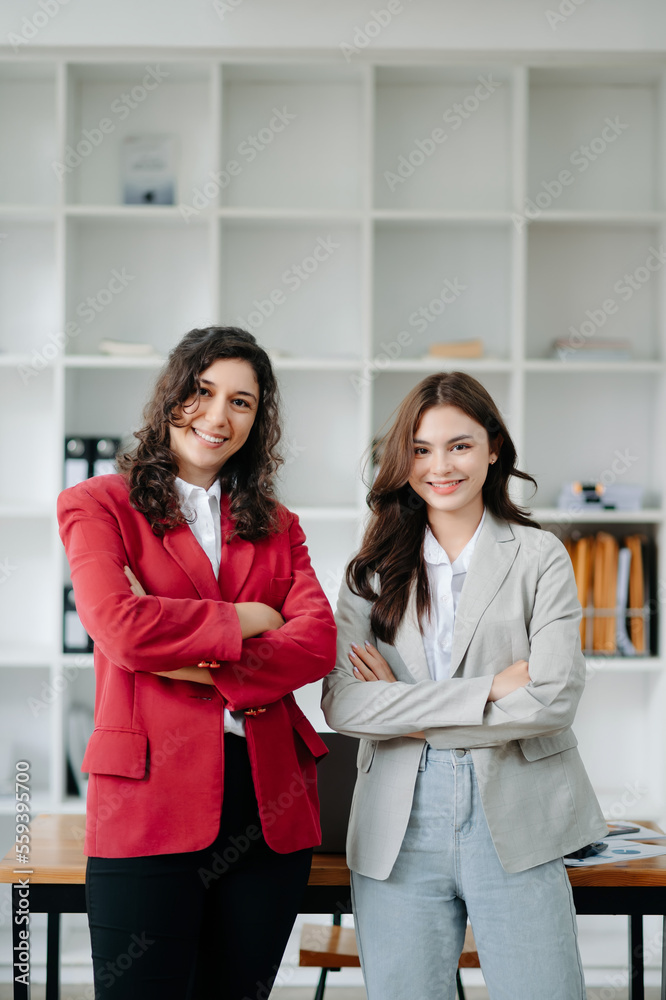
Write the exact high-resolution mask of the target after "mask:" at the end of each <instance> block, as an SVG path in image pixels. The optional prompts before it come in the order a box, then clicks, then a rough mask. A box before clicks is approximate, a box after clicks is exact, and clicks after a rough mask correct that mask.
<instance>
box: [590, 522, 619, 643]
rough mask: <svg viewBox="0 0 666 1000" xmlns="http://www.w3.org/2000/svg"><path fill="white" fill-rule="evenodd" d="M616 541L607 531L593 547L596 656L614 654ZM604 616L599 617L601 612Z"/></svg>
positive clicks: (600, 533) (594, 639) (603, 532)
mask: <svg viewBox="0 0 666 1000" xmlns="http://www.w3.org/2000/svg"><path fill="white" fill-rule="evenodd" d="M618 548H619V546H618V543H617V539H616V538H614V537H613V536H612V535H609V534H608V533H607V532H605V531H599V532H598V533H597V538H596V543H595V547H594V582H593V587H592V590H593V599H594V611H595V616H594V626H593V629H592V649H593V650H594V652H597V653H615V652H616V651H617V643H616V639H615V628H616V614H615V607H616V603H617V555H618ZM600 611H601V612H604V613H603V614H599V613H598V612H600Z"/></svg>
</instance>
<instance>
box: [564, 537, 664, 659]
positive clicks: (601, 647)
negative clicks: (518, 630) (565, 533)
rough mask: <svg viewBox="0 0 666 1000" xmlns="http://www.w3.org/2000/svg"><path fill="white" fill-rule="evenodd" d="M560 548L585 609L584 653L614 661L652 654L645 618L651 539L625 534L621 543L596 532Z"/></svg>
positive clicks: (650, 627)
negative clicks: (568, 561)
mask: <svg viewBox="0 0 666 1000" xmlns="http://www.w3.org/2000/svg"><path fill="white" fill-rule="evenodd" d="M564 544H565V546H566V548H567V551H568V552H569V555H570V556H571V561H572V563H573V567H574V575H575V577H576V586H577V588H578V600H579V601H580V603H581V606H582V608H583V618H582V621H581V623H580V641H581V645H582V647H583V650H584V651H585V652H589V653H594V654H600V653H601V654H603V653H606V654H609V655H615V656H641V655H647V654H649V653H650V652H652V651H655V649H656V646H655V643H656V622H655V621H654V618H652V619H651V618H650V613H649V609H650V594H651V593H652V592H653V587H654V565H655V560H654V545H653V543H652V542H651V541H650V539H648V538H647V537H646V536H644V535H629V536H627V537H626V538H624V539H622V540H619V539H617V538H615V536H614V535H610V534H608V533H607V532H605V531H599V532H597V533H596V535H588V536H584V537H582V538H579V539H577V540H575V541H574V540H573V539H568V540H567V541H565V543H564Z"/></svg>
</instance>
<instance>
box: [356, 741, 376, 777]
mask: <svg viewBox="0 0 666 1000" xmlns="http://www.w3.org/2000/svg"><path fill="white" fill-rule="evenodd" d="M376 749H377V742H376V740H359V746H358V753H357V755H356V766H357V768H358V769H359V771H364V772H367V771H369V770H370V768H371V767H372V761H373V758H374V756H375V750H376Z"/></svg>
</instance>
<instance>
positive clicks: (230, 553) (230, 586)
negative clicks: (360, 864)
mask: <svg viewBox="0 0 666 1000" xmlns="http://www.w3.org/2000/svg"><path fill="white" fill-rule="evenodd" d="M224 535H225V531H224V520H223V521H222V556H221V559H220V576H219V584H218V585H217V596H218V598H219V596H220V592H222V593H223V594H224V599H225V600H227V601H235V600H236V598H237V597H238V595H239V594H240V592H241V590H242V589H243V584H244V583H245V581H246V580H247V578H248V575H249V573H250V570H251V568H252V563H253V562H254V543H253V542H249V541H247V539H245V538H238V537H236V538H233V539H232V540H231V541H230V542H225V540H224Z"/></svg>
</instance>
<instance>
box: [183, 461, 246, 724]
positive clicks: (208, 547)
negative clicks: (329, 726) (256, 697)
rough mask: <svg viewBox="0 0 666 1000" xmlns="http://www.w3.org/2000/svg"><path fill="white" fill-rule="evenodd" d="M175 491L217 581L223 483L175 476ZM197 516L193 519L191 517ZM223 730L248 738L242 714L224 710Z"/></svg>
mask: <svg viewBox="0 0 666 1000" xmlns="http://www.w3.org/2000/svg"><path fill="white" fill-rule="evenodd" d="M176 489H177V490H178V495H179V497H180V509H181V511H182V512H183V514H184V515H185V517H186V518H187V519H188V520H189V522H190V528H191V529H192V533H193V535H194V537H195V538H196V540H197V541H198V543H199V545H200V546H201V548H202V549H203V550H204V552H205V553H206V555H207V556H208V558H209V559H210V564H211V566H212V567H213V573H214V574H215V579H217V577H218V574H219V572H220V559H221V557H222V527H221V524H220V519H221V511H220V499H221V495H222V491H221V488H220V481H219V479H216V480H215V482H214V483H213V485H212V486H211V487H210V489H208V490H205V489H204V488H203V486H193V485H192V483H186V482H185V480H183V479H179V478H178V476H176ZM193 516H194V520H192V517H193ZM224 731H225V733H234V734H235V735H236V736H245V716H244V714H243V712H230V711H229V709H228V708H225V709H224Z"/></svg>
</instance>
